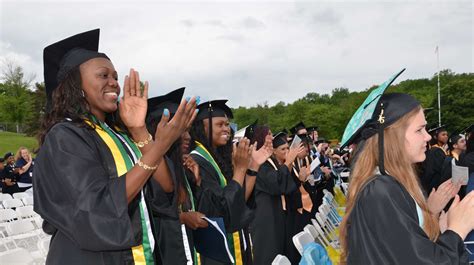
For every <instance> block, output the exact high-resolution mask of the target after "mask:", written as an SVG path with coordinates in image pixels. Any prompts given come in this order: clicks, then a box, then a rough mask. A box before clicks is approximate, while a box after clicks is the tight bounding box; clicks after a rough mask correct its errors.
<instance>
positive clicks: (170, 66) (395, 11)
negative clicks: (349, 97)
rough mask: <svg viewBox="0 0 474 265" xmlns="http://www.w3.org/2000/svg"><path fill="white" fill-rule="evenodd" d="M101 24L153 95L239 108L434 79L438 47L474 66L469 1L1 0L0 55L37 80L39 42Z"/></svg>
mask: <svg viewBox="0 0 474 265" xmlns="http://www.w3.org/2000/svg"><path fill="white" fill-rule="evenodd" d="M95 28H100V29H101V40H100V45H99V50H100V51H101V52H104V53H106V54H107V55H108V56H109V58H111V60H112V62H113V64H114V66H115V68H116V69H117V71H118V73H119V78H120V80H121V83H122V82H123V77H124V76H125V75H126V74H127V73H128V71H129V69H130V68H132V67H133V68H134V69H136V70H138V71H139V72H140V77H141V78H142V80H148V81H149V83H150V92H149V95H150V97H152V96H158V95H162V94H166V93H168V92H169V91H171V90H174V89H176V88H179V87H182V86H185V87H186V93H185V94H186V95H199V96H201V98H202V99H203V100H208V99H229V105H230V106H232V107H237V106H245V107H250V106H256V105H257V104H269V105H274V104H276V103H277V102H280V101H283V102H285V103H291V102H293V101H295V100H296V99H298V98H302V97H304V96H305V95H306V94H307V93H310V92H316V93H319V94H325V93H331V91H332V90H333V89H334V88H339V87H346V88H349V90H351V91H360V90H364V89H367V88H368V87H370V86H372V85H375V84H380V83H382V82H383V81H385V80H386V79H388V78H389V77H390V76H391V75H393V74H394V73H396V72H398V71H399V70H400V69H402V68H407V70H406V71H405V73H403V75H402V76H400V77H399V78H398V79H397V82H400V81H403V80H406V79H417V78H431V77H432V76H433V75H435V73H436V71H437V54H436V53H435V48H436V46H439V67H440V68H441V69H446V68H449V69H451V70H452V71H454V72H456V73H466V72H470V73H472V72H474V71H473V62H474V53H473V49H474V42H473V35H474V20H473V2H472V1H464V2H460V1H436V2H434V1H424V0H423V1H421V0H420V1H403V2H402V1H265V2H264V1H206V2H204V1H174V2H162V1H133V2H125V1H112V0H102V1H67V0H62V1H24V0H12V1H10V0H0V60H2V61H3V62H4V61H5V60H9V61H14V62H15V63H17V64H18V65H20V66H22V67H23V69H24V71H25V72H26V73H27V75H34V76H35V79H34V80H35V81H38V82H41V81H43V62H42V53H43V49H44V47H46V46H48V45H49V44H52V43H54V42H56V41H59V40H61V39H63V38H66V37H68V36H71V35H75V34H77V33H80V32H84V31H87V30H91V29H95Z"/></svg>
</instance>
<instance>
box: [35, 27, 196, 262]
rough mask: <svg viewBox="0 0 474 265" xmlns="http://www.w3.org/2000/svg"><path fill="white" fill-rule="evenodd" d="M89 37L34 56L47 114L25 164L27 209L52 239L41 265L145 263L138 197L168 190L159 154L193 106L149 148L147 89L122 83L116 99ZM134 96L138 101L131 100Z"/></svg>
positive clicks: (147, 231) (148, 226)
mask: <svg viewBox="0 0 474 265" xmlns="http://www.w3.org/2000/svg"><path fill="white" fill-rule="evenodd" d="M98 41H99V30H92V31H88V32H84V33H82V34H78V35H75V36H72V37H69V38H67V39H64V40H62V41H59V42H57V43H54V44H52V45H50V46H48V47H46V48H45V49H44V66H45V69H44V72H45V85H46V92H47V96H48V101H47V111H46V113H45V117H44V120H43V122H42V131H41V134H40V151H39V153H38V156H37V160H36V164H35V172H34V173H35V177H34V178H33V186H34V200H35V204H34V209H35V211H36V212H37V213H39V214H40V215H41V217H42V218H43V219H44V223H43V228H44V229H45V231H47V232H49V233H52V234H53V236H52V239H51V243H50V248H49V252H48V257H47V260H46V263H47V264H136V263H139V264H154V263H155V259H156V258H155V257H154V254H155V251H154V246H155V238H154V237H153V233H152V225H153V222H152V221H153V220H152V218H150V217H149V210H148V208H147V203H146V201H145V199H146V198H145V196H144V193H143V191H142V190H143V188H144V186H145V185H147V182H148V181H149V179H150V177H153V179H154V180H155V181H157V182H158V183H159V184H160V185H161V186H162V187H163V190H164V191H165V192H167V191H170V190H172V188H173V187H172V182H171V179H170V176H169V174H167V172H168V170H167V167H166V165H164V163H161V161H162V160H163V155H164V154H165V153H166V151H167V150H168V149H169V147H170V146H171V144H172V143H173V142H174V141H175V140H176V139H177V138H178V137H179V135H180V133H181V132H183V131H184V130H185V129H186V128H187V127H189V125H190V123H191V122H192V120H193V118H194V116H195V111H194V110H195V106H196V104H195V99H194V98H193V99H191V100H189V101H183V102H181V104H180V105H179V107H178V109H177V111H176V114H175V115H174V117H173V119H171V120H170V119H169V116H168V115H165V116H164V117H163V118H162V120H161V121H160V122H159V123H158V125H157V127H156V134H155V141H152V140H151V139H150V138H152V136H151V135H150V134H149V133H148V131H147V129H146V126H145V116H146V111H147V93H148V83H147V82H145V87H144V90H143V92H140V91H141V90H140V78H139V76H138V72H136V71H134V70H133V69H131V70H130V74H129V76H126V77H125V81H124V95H123V97H122V99H121V102H120V104H118V105H117V100H118V95H119V94H120V86H119V84H118V82H117V72H116V71H115V68H114V66H113V64H112V62H111V61H110V59H109V58H108V57H107V56H106V55H105V54H103V53H99V52H98V51H97V49H98V44H99V43H98ZM137 92H138V93H137Z"/></svg>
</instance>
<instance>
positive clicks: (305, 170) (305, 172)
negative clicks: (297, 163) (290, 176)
mask: <svg viewBox="0 0 474 265" xmlns="http://www.w3.org/2000/svg"><path fill="white" fill-rule="evenodd" d="M298 174H299V176H298V179H299V180H300V181H301V182H305V181H306V180H307V179H308V177H309V175H310V174H311V169H310V166H302V167H300V171H299V172H298Z"/></svg>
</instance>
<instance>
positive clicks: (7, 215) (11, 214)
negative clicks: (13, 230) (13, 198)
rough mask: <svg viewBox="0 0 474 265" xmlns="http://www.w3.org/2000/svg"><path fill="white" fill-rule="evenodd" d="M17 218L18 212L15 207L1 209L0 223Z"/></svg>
mask: <svg viewBox="0 0 474 265" xmlns="http://www.w3.org/2000/svg"><path fill="white" fill-rule="evenodd" d="M15 218H17V214H16V212H15V211H14V210H13V209H0V223H3V222H11V221H13V220H15Z"/></svg>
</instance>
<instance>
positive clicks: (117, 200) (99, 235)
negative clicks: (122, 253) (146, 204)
mask: <svg viewBox="0 0 474 265" xmlns="http://www.w3.org/2000/svg"><path fill="white" fill-rule="evenodd" d="M93 133H94V132H93V131H90V130H88V129H85V128H79V127H77V126H75V125H73V124H69V123H60V124H58V125H56V126H54V127H53V128H52V129H51V130H50V132H49V133H48V135H47V136H46V140H45V142H44V144H43V146H42V147H41V150H40V152H39V154H38V157H37V160H36V166H35V168H34V174H35V177H34V178H33V181H34V184H33V185H34V187H35V188H34V190H33V191H34V200H35V203H34V210H35V211H36V212H37V213H39V214H40V215H41V217H42V218H43V219H44V220H45V221H47V222H48V223H49V224H51V225H52V226H53V227H55V228H56V229H58V230H59V231H61V232H62V233H64V234H65V235H66V236H67V237H68V238H69V239H70V240H72V241H73V242H75V243H76V244H77V245H78V246H79V247H80V248H81V249H83V250H91V251H107V250H120V249H124V248H129V247H132V246H134V245H137V240H138V239H136V238H135V236H134V233H133V232H132V222H131V219H130V217H129V211H131V212H133V211H135V210H136V209H135V210H134V209H129V207H128V203H127V196H126V190H125V176H120V177H119V176H117V175H116V173H115V176H112V175H111V174H110V173H109V172H111V171H109V170H106V169H105V168H104V164H103V162H104V160H103V159H104V157H103V156H101V155H100V154H101V153H104V150H99V149H100V148H102V149H105V148H107V147H106V146H105V145H102V146H99V145H97V144H96V142H95V140H94V137H95V136H94V135H93ZM96 137H98V136H96ZM96 139H97V138H96ZM106 151H108V150H106ZM110 157H111V155H110ZM112 161H113V160H112ZM109 166H110V167H115V165H114V164H113V163H112V165H110V164H109ZM114 172H116V171H114ZM132 204H133V205H137V203H132ZM132 204H131V205H132ZM135 207H137V206H135Z"/></svg>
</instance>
